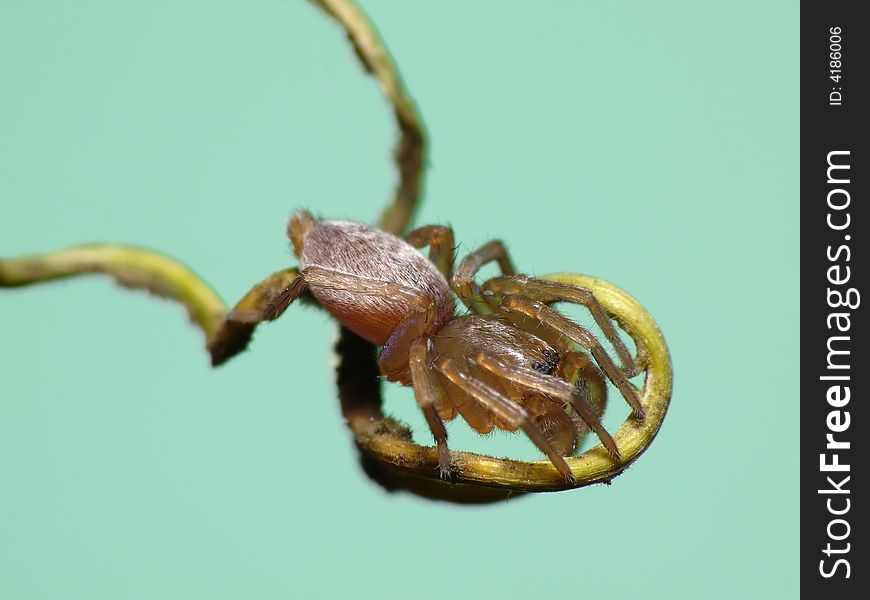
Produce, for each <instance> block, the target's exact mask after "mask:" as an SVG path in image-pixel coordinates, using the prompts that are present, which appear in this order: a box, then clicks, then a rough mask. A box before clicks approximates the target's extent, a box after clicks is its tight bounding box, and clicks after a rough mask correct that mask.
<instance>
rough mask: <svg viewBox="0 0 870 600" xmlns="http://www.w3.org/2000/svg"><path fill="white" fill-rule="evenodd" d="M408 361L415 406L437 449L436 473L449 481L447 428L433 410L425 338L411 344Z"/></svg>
mask: <svg viewBox="0 0 870 600" xmlns="http://www.w3.org/2000/svg"><path fill="white" fill-rule="evenodd" d="M408 360H409V363H410V369H411V382H412V384H413V386H414V397H415V398H416V399H417V406H419V407H420V410H422V411H423V416H425V417H426V423H427V424H428V425H429V430H430V431H431V432H432V436H433V437H434V438H435V445H436V447H437V449H438V472H439V474H440V476H441V479H444V480H447V479H450V450H449V449H448V447H447V428H446V427H445V426H444V421H442V420H441V417H440V416H438V411H437V410H436V408H435V405H436V402H437V396H436V393H435V385H436V383H435V381H434V378H433V377H432V373H431V372H430V367H429V351H428V349H427V341H426V338H418V339H416V340H414V341H413V342H412V343H411V349H410V352H409V355H408Z"/></svg>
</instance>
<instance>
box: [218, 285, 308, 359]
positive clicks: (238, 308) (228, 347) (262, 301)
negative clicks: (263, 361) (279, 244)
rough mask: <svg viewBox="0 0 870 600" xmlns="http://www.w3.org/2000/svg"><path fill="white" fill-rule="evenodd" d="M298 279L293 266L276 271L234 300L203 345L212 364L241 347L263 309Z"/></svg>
mask: <svg viewBox="0 0 870 600" xmlns="http://www.w3.org/2000/svg"><path fill="white" fill-rule="evenodd" d="M298 279H299V274H298V273H297V271H296V269H286V270H284V271H278V272H277V273H273V274H272V275H270V276H269V277H267V278H266V279H264V280H263V281H261V282H259V283H258V284H256V285H255V286H254V287H252V288H251V289H250V291H248V293H247V294H245V295H244V296H243V297H242V299H241V300H239V301H238V302H237V303H236V305H235V306H234V307H233V309H232V311H231V312H230V313H229V314H227V316H226V317H224V320H223V321H222V322H221V323H220V324H219V325H218V326H217V328H216V329H215V330H214V332H213V333H212V334H211V335H210V336H209V338H208V341H207V347H208V351H209V354H211V363H212V365H213V366H218V365H220V364H222V363H224V362H226V361H227V360H229V359H230V358H232V357H233V356H235V355H236V354H238V353H239V352H241V351H242V350H244V349H245V347H246V346H247V345H248V342H250V341H251V337H252V336H253V333H254V329H256V327H257V325H258V324H259V323H261V322H262V321H263V320H264V318H263V311H264V310H265V309H266V308H267V307H269V306H270V305H271V304H273V303H274V302H276V301H277V299H278V298H279V297H281V296H282V294H284V293H285V291H286V290H287V289H288V288H289V287H291V286H292V285H293V284H294V282H295V281H297V280H298ZM300 293H301V292H300Z"/></svg>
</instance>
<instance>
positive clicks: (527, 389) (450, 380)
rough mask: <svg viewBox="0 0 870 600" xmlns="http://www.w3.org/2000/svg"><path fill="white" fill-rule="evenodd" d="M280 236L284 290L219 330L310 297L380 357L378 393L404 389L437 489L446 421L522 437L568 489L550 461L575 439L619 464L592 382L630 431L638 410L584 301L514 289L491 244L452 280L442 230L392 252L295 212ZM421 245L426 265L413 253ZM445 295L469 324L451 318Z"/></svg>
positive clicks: (606, 323) (541, 287)
mask: <svg viewBox="0 0 870 600" xmlns="http://www.w3.org/2000/svg"><path fill="white" fill-rule="evenodd" d="M287 233H288V235H289V237H290V240H291V241H292V243H293V249H294V252H295V254H296V256H297V257H298V258H299V274H298V276H296V278H295V279H294V280H293V281H292V283H290V285H289V286H288V287H287V288H286V289H284V290H283V291H282V292H281V293H280V294H279V295H278V296H277V298H275V300H274V301H273V302H272V303H271V304H269V305H268V306H267V307H266V308H265V310H264V311H262V312H261V313H260V312H234V313H231V314H230V315H229V317H228V319H229V320H231V321H236V322H247V323H255V322H258V321H262V320H274V319H277V318H278V317H279V316H280V315H281V314H282V313H283V312H284V311H285V310H286V309H287V307H288V306H290V304H291V303H292V302H293V301H294V300H295V299H296V298H298V297H299V296H300V295H301V294H302V293H303V292H304V291H306V290H308V291H310V292H311V294H312V295H313V296H314V298H315V299H316V300H317V301H318V302H319V303H320V305H321V306H323V308H325V309H326V310H328V311H329V312H330V313H332V315H333V316H335V318H336V319H338V320H339V321H340V322H341V324H342V325H344V326H345V327H347V328H348V329H350V330H351V331H353V332H354V333H356V334H357V335H359V336H360V337H362V338H364V339H366V340H368V341H369V342H371V343H373V344H376V345H379V346H381V347H382V349H381V352H380V355H379V358H378V363H379V365H380V368H381V371H382V372H383V374H384V375H385V376H386V377H387V379H388V380H390V381H398V382H401V383H402V384H403V385H412V386H413V388H414V395H415V397H416V399H417V403H418V404H419V406H420V409H421V410H422V411H423V414H424V415H425V417H426V421H427V423H428V424H429V428H430V429H431V431H432V434H433V435H434V437H435V442H436V445H437V448H438V465H439V469H440V473H441V477H442V478H445V479H446V478H448V477H449V474H450V454H449V451H448V448H447V430H446V429H445V427H444V421H445V420H449V419H452V418H454V417H455V416H456V414H457V412H458V413H459V414H460V415H462V417H463V418H464V419H465V420H466V421H467V422H468V424H469V425H471V427H473V428H474V429H476V430H477V431H479V432H480V433H489V432H490V431H492V429H493V427H498V428H500V429H505V430H509V431H516V430H517V429H522V430H523V431H524V432H525V433H526V435H528V436H529V438H530V439H531V440H532V441H533V442H534V444H535V445H536V446H537V447H538V448H539V449H540V450H542V451H543V452H544V453H545V454H546V455H547V457H548V458H549V459H550V461H551V462H552V463H553V465H554V466H555V467H556V469H558V470H559V472H560V473H562V474H563V475H564V476H565V477H566V478H567V479H568V480H569V481H570V480H573V476H572V474H571V469H570V467H569V466H568V464H567V463H566V462H565V460H564V458H563V456H568V455H570V454H572V453H573V452H574V451H575V450H576V446H577V440H578V439H579V437H580V436H581V435H582V434H584V433H585V432H586V431H588V428H591V429H592V430H593V431H595V433H596V434H597V435H598V437H599V439H600V440H601V442H602V443H603V444H604V446H605V448H606V449H607V451H608V452H609V453H610V455H611V456H612V457H613V458H614V460H618V459H619V450H618V448H617V447H616V443H615V442H614V440H613V438H612V437H611V436H610V434H609V433H608V432H607V431H606V430H605V429H604V427H603V426H602V425H601V421H600V417H601V415H602V414H603V412H604V405H605V400H606V389H607V388H606V383H605V381H604V374H606V375H607V377H608V378H609V379H610V380H611V381H612V382H613V383H614V384H615V385H616V387H617V388H618V389H619V390H620V392H621V393H622V395H623V396H624V397H625V399H626V401H628V403H629V404H630V405H631V407H632V408H633V410H634V416H635V417H637V418H642V417H643V408H642V406H641V403H640V400H639V398H638V396H637V393H636V391H635V389H634V388H633V387H632V386H631V384H630V383H629V382H628V379H629V378H631V377H633V376H634V375H635V374H636V373H637V369H636V367H635V363H634V360H633V359H632V357H631V354H630V353H629V351H628V349H627V348H626V347H625V345H624V344H623V342H622V340H621V339H620V338H619V336H618V335H617V333H616V330H615V329H614V327H613V324H612V323H611V321H610V318H609V317H608V316H607V315H606V314H605V313H604V310H603V309H602V307H601V305H600V304H599V302H598V300H597V299H596V298H595V296H594V295H593V294H592V292H591V291H590V290H588V289H586V288H581V287H576V286H572V285H566V284H560V283H554V282H549V281H543V280H538V279H532V278H528V277H525V276H523V275H516V274H515V273H514V269H513V267H512V265H511V261H510V258H509V257H508V254H507V252H506V250H505V248H504V246H503V245H502V244H501V242H498V241H492V242H489V243H487V244H485V245H484V246H482V247H481V248H479V249H477V250H476V251H474V252H472V253H471V254H469V255H468V256H467V257H466V258H465V259H463V260H462V262H461V263H460V264H459V268H458V269H456V270H455V271H454V270H453V261H454V241H453V231H452V230H451V229H450V228H449V227H443V226H438V225H429V226H426V227H420V228H418V229H415V230H414V231H412V232H411V233H409V234H408V236H407V237H406V238H405V239H404V240H402V239H400V238H398V237H396V236H394V235H392V234H389V233H387V232H385V231H382V230H379V229H375V228H373V227H369V226H366V225H362V224H359V223H351V222H346V221H318V220H315V219H314V218H313V217H312V216H311V215H310V214H309V213H308V212H305V211H299V212H297V213H295V214H294V215H293V216H292V217H291V218H290V222H289V223H288V226H287ZM427 245H428V246H429V250H430V255H429V260H427V259H426V258H425V257H423V256H422V255H421V254H420V253H419V252H417V250H415V248H423V247H424V246H427ZM492 261H496V262H497V263H498V265H499V267H500V268H501V272H502V276H501V277H495V278H493V279H489V280H488V281H486V282H485V283H484V284H483V287H482V288H481V287H479V286H478V285H477V284H476V283H475V281H474V276H475V274H476V273H477V272H478V271H479V270H480V268H481V267H482V266H483V265H485V264H487V263H489V262H492ZM448 282H450V283H448ZM451 287H452V289H453V291H454V292H455V293H456V294H457V295H458V296H459V298H460V299H461V300H462V301H463V303H464V304H465V305H466V306H467V307H468V308H469V309H470V311H471V312H470V313H469V314H466V315H461V316H458V315H456V314H455V312H456V310H455V309H456V306H455V303H454V300H453V294H452V293H451ZM555 301H561V302H573V303H577V304H582V305H584V306H586V307H587V308H588V309H589V311H590V312H591V313H592V316H593V317H594V319H595V321H596V322H597V323H598V325H599V326H600V327H601V329H602V331H603V332H604V335H605V336H606V337H607V339H608V340H609V341H610V343H611V344H612V345H613V348H614V349H615V351H616V353H617V354H618V356H619V359H620V362H621V363H622V364H621V368H619V367H617V366H616V365H615V364H614V362H613V360H612V359H611V358H610V356H609V355H608V354H607V352H606V351H605V349H604V348H603V347H602V345H601V343H600V342H599V341H598V339H597V338H596V337H595V336H594V335H593V334H592V333H591V332H590V331H589V330H587V329H585V328H583V327H581V326H580V325H578V324H576V323H574V322H573V321H571V320H569V319H568V318H567V317H565V316H563V315H562V314H560V313H558V312H556V311H555V310H553V309H552V308H550V307H549V306H548V303H551V302H555ZM578 346H580V347H583V348H585V349H586V350H588V351H589V352H590V353H591V355H592V357H594V359H595V363H597V365H598V366H596V364H595V363H594V362H593V361H592V360H591V359H590V357H589V356H588V355H587V354H585V353H583V352H581V351H579V350H578V349H577V348H578ZM599 367H600V368H599ZM602 370H603V372H604V374H603V373H602Z"/></svg>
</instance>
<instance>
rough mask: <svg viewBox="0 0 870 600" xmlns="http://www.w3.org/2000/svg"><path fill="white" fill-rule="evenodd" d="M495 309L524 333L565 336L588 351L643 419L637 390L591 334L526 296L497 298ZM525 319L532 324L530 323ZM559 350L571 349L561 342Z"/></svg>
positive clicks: (639, 417) (635, 413) (635, 414)
mask: <svg viewBox="0 0 870 600" xmlns="http://www.w3.org/2000/svg"><path fill="white" fill-rule="evenodd" d="M499 307H500V309H501V311H502V312H503V314H506V315H507V317H508V318H509V319H510V320H511V321H512V322H514V323H515V324H516V325H517V326H518V327H520V328H522V329H526V330H528V329H529V328H530V327H532V326H534V325H537V326H539V327H543V328H544V329H545V330H550V331H551V332H552V333H554V334H556V339H558V337H559V336H560V335H565V336H566V337H567V338H568V339H570V340H571V341H573V342H575V343H577V344H579V345H580V346H582V347H584V348H586V349H587V350H589V352H591V353H592V356H593V357H594V358H595V361H596V362H597V363H598V365H599V366H600V367H601V369H602V370H603V371H604V372H605V373H606V374H607V377H608V378H609V379H610V380H611V381H612V382H613V384H614V385H615V386H616V387H617V389H618V390H619V391H620V393H621V394H622V396H623V397H624V398H625V400H626V402H628V404H629V405H630V406H631V408H632V409H633V411H634V416H635V417H637V418H638V419H642V418H643V417H644V409H643V405H642V404H641V403H640V398H639V397H638V395H637V391H636V390H635V389H634V387H633V386H632V385H631V383H629V381H628V379H626V377H625V374H624V373H623V372H622V371H621V370H620V369H619V368H618V367H617V366H616V365H615V364H614V362H613V359H611V358H610V355H609V354H607V351H606V350H605V349H604V347H603V346H602V345H601V342H599V341H598V338H596V337H595V335H593V334H592V332H591V331H589V330H588V329H586V328H585V327H581V326H580V325H578V324H577V323H574V322H573V321H571V320H570V319H568V318H567V317H566V316H564V315H562V314H560V313H558V312H557V311H555V310H554V309H552V308H550V307H549V306H547V305H546V304H543V303H542V302H539V301H537V300H532V299H531V298H528V297H526V296H521V295H509V296H505V297H504V298H502V299H501V302H500V303H499ZM529 319H531V320H532V321H533V322H532V323H530V321H529ZM562 347H563V348H564V349H565V350H570V349H571V348H570V347H568V346H567V345H566V344H564V342H563V343H562Z"/></svg>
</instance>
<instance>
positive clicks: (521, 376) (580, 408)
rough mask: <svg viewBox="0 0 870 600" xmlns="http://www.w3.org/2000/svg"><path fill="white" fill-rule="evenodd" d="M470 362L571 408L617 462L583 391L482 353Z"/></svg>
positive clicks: (613, 448)
mask: <svg viewBox="0 0 870 600" xmlns="http://www.w3.org/2000/svg"><path fill="white" fill-rule="evenodd" d="M473 360H474V362H476V363H477V364H478V365H480V366H481V367H483V368H484V369H486V370H487V371H490V372H491V373H493V374H495V375H497V376H498V377H500V378H502V379H506V380H508V381H512V382H513V383H515V384H517V385H519V386H522V387H523V388H525V389H527V390H530V391H533V392H538V393H541V394H544V395H545V396H550V397H552V398H558V399H559V400H561V401H562V402H564V403H565V404H570V405H571V406H572V407H573V408H574V410H576V411H577V414H578V415H580V418H581V419H583V422H584V423H586V424H587V425H589V427H591V428H592V429H593V430H594V431H595V433H596V434H597V435H598V438H599V439H600V440H601V443H602V444H604V447H605V448H606V449H607V451H608V452H609V453H610V456H612V457H613V458H614V459H617V460H618V459H619V450H618V449H617V447H616V442H614V441H613V438H612V437H611V436H610V434H609V433H608V432H607V430H606V429H604V426H603V425H602V424H601V420H600V419H599V417H598V415H597V414H595V409H594V407H593V406H592V405H591V404H590V403H589V401H588V398H586V397H585V395H584V393H583V391H582V388H578V387H577V386H574V385H571V384H570V383H568V382H567V381H563V380H561V379H559V378H558V377H553V376H548V375H544V374H543V373H539V372H538V371H535V370H534V369H529V368H527V367H522V366H517V365H512V366H510V367H508V366H507V365H505V364H504V363H503V362H501V361H500V360H498V359H497V358H496V357H494V356H490V355H488V354H486V353H485V352H479V353H478V354H477V355H475V356H474V357H473ZM572 423H573V422H572ZM578 433H579V432H578Z"/></svg>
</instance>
